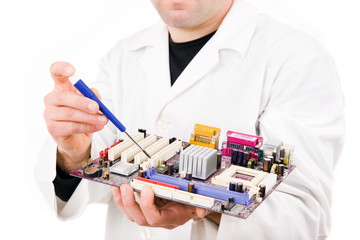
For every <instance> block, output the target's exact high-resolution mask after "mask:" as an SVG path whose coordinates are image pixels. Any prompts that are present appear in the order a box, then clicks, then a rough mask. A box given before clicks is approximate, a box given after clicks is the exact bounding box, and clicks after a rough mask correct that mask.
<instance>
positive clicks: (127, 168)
mask: <svg viewBox="0 0 360 240" xmlns="http://www.w3.org/2000/svg"><path fill="white" fill-rule="evenodd" d="M138 169H139V166H138V165H136V164H131V163H128V162H123V161H120V162H118V163H115V164H114V165H113V166H112V167H111V168H110V172H111V173H115V174H120V175H123V176H130V175H131V174H133V173H134V172H136V171H137V170H138Z"/></svg>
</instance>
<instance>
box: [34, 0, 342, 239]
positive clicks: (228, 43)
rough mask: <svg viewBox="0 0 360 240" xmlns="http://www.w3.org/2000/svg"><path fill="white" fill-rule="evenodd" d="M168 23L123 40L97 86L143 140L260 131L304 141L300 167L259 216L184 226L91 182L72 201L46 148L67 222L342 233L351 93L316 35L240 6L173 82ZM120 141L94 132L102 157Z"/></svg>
mask: <svg viewBox="0 0 360 240" xmlns="http://www.w3.org/2000/svg"><path fill="white" fill-rule="evenodd" d="M168 58H169V56H168V32H167V29H166V26H165V25H164V23H162V22H161V23H159V24H157V25H155V26H154V27H151V28H148V29H145V30H142V31H140V32H139V33H137V34H135V35H134V36H132V37H130V38H127V39H125V40H122V41H120V42H119V43H118V44H117V45H116V46H115V47H114V48H112V49H111V51H110V52H109V53H108V54H107V55H106V56H105V58H104V59H103V60H102V61H101V67H100V74H99V76H98V81H97V82H96V83H95V87H97V88H98V89H99V91H100V93H101V95H102V99H103V101H104V103H105V105H107V106H109V107H110V108H111V109H113V111H114V112H115V114H116V116H117V117H118V118H119V119H120V120H121V121H122V122H123V123H124V125H125V126H126V127H127V131H128V132H130V133H135V132H136V131H137V128H146V129H147V130H148V132H149V133H153V134H157V135H159V136H168V137H173V136H175V137H178V138H180V139H183V140H185V141H187V140H188V139H189V137H190V132H191V131H192V129H193V127H194V124H195V123H201V124H206V125H210V126H215V127H219V128H221V130H222V134H221V135H222V137H221V139H223V140H224V139H225V138H224V136H225V134H226V131H228V130H232V131H239V132H244V133H249V134H260V135H261V136H263V137H264V139H280V140H283V141H284V142H285V143H291V144H294V145H295V146H296V149H295V163H296V166H297V167H296V169H295V171H294V172H293V173H292V174H291V175H290V176H289V177H288V179H287V180H286V181H285V182H283V183H282V184H281V185H280V186H279V187H278V188H277V190H276V191H275V192H274V193H272V195H271V196H270V197H269V198H268V199H267V200H266V201H265V202H264V203H262V204H261V206H260V207H259V208H258V209H256V210H255V212H254V213H253V214H252V215H251V216H250V217H249V218H248V219H247V220H243V219H239V218H234V217H230V216H227V215H223V216H222V219H221V223H220V226H219V227H217V226H216V225H215V224H213V223H211V222H210V221H208V220H206V219H204V220H199V221H189V222H188V223H187V224H185V225H184V226H181V227H178V228H176V229H174V230H171V231H170V230H164V229H159V228H156V229H154V228H145V227H139V226H137V225H136V224H135V223H132V222H130V221H128V220H127V218H126V217H125V216H124V215H123V214H122V213H121V212H120V211H119V210H118V209H117V207H116V205H115V203H114V201H113V200H112V195H111V192H110V188H109V187H108V186H105V185H102V184H97V183H94V182H89V181H86V180H82V181H81V183H80V184H79V186H78V187H77V189H76V191H75V192H74V194H73V196H72V197H71V198H70V200H69V201H68V202H67V203H64V202H62V201H61V200H59V199H58V198H57V197H55V194H54V188H53V185H52V180H53V179H54V177H55V164H56V163H55V156H56V144H55V143H54V141H52V140H51V139H49V140H48V141H47V142H46V143H45V146H44V148H43V149H42V153H41V155H40V156H41V157H40V159H39V164H38V167H37V169H36V170H37V173H36V178H37V181H38V183H39V186H40V189H41V191H42V192H43V193H44V195H45V196H46V198H47V200H48V201H49V203H50V204H51V206H52V207H53V208H54V209H55V210H56V211H57V213H58V216H59V217H60V218H63V219H68V218H73V217H76V216H79V215H80V214H81V213H82V212H83V211H84V208H85V207H86V205H87V204H89V203H91V202H104V203H107V204H108V214H107V223H106V233H105V235H106V239H142V238H143V239H147V238H151V239H190V236H191V239H219V240H223V239H240V238H241V239H277V240H279V239H323V238H325V237H326V236H327V235H328V234H329V229H330V203H331V188H332V178H333V169H334V166H335V164H336V162H337V160H338V158H339V154H340V152H341V149H342V145H343V134H344V132H343V121H344V120H343V97H342V94H341V90H340V86H339V82H338V79H337V74H336V71H335V67H334V64H333V61H332V59H331V58H330V57H329V55H328V54H327V53H326V52H325V51H324V50H323V49H322V48H321V47H320V46H318V44H317V43H315V42H314V41H313V40H312V39H310V38H309V37H307V36H305V35H304V34H302V33H299V32H298V31H296V30H293V29H291V28H290V27H288V26H285V25H282V24H279V23H278V22H276V21H274V20H273V19H271V18H269V17H267V16H264V15H262V14H259V13H258V12H257V11H256V9H254V8H253V7H252V6H250V5H248V4H247V3H246V2H245V1H242V0H235V1H234V4H233V6H232V8H231V10H230V11H229V13H228V15H227V16H226V18H225V19H224V21H223V23H222V25H221V26H220V28H219V29H218V31H217V32H216V34H215V35H214V36H213V37H212V39H210V41H209V42H208V43H207V44H206V45H205V46H204V47H203V49H201V51H200V52H199V53H198V54H197V55H196V56H195V58H194V59H193V60H192V61H191V62H190V64H189V65H188V66H187V68H186V69H185V70H184V71H183V72H182V74H181V75H180V76H179V78H178V79H177V81H176V83H175V84H174V85H173V86H172V87H171V86H170V74H169V61H168ZM119 137H120V134H119V132H117V131H116V130H115V129H114V127H113V125H112V124H108V126H107V127H106V128H105V129H104V130H103V131H101V132H99V133H97V134H95V135H94V137H93V142H92V156H93V157H97V155H98V152H99V150H101V149H103V148H105V147H107V146H109V145H111V144H112V143H113V142H114V141H115V140H116V139H117V138H119Z"/></svg>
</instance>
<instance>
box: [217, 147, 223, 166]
mask: <svg viewBox="0 0 360 240" xmlns="http://www.w3.org/2000/svg"><path fill="white" fill-rule="evenodd" d="M221 157H222V155H221V151H218V152H217V163H216V168H217V169H219V168H220V165H221Z"/></svg>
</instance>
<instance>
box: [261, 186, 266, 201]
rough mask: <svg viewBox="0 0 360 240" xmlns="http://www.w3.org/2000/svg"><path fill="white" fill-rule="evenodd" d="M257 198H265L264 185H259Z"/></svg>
mask: <svg viewBox="0 0 360 240" xmlns="http://www.w3.org/2000/svg"><path fill="white" fill-rule="evenodd" d="M259 188H260V189H259V197H261V198H264V197H265V192H266V185H264V184H260V185H259Z"/></svg>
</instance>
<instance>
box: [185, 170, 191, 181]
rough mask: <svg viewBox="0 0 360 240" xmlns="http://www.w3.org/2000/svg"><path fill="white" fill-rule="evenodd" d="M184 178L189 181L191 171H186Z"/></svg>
mask: <svg viewBox="0 0 360 240" xmlns="http://www.w3.org/2000/svg"><path fill="white" fill-rule="evenodd" d="M185 179H186V180H189V181H191V180H192V173H191V172H187V173H186V177H185Z"/></svg>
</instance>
